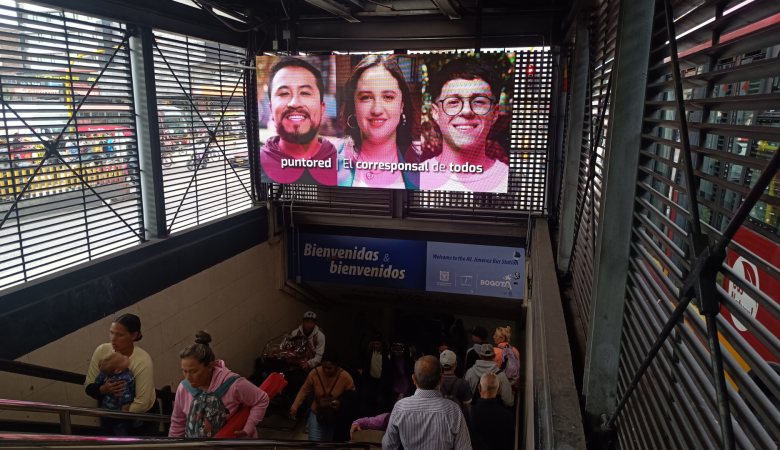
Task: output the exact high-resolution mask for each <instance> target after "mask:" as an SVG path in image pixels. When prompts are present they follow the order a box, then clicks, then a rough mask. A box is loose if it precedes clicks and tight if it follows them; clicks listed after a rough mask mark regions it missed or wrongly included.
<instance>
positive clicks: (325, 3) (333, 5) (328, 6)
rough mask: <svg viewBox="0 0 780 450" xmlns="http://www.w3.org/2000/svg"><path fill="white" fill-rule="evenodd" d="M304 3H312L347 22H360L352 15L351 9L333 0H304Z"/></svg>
mask: <svg viewBox="0 0 780 450" xmlns="http://www.w3.org/2000/svg"><path fill="white" fill-rule="evenodd" d="M305 1H306V3H308V4H310V5H314V6H316V7H318V8H320V9H323V10H325V11H327V12H329V13H331V14H335V15H337V16H339V17H341V18H342V19H344V20H346V21H347V22H353V23H354V22H360V21H359V20H357V19H356V18H354V17H352V11H350V10H349V8H347V7H346V6H344V5H342V4H341V3H339V2H337V1H335V0H305Z"/></svg>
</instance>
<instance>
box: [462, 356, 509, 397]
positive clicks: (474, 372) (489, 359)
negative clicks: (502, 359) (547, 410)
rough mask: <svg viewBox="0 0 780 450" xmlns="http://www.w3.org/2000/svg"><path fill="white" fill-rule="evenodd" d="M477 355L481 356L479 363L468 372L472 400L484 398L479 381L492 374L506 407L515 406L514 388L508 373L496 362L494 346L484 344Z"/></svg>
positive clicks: (467, 377) (467, 379)
mask: <svg viewBox="0 0 780 450" xmlns="http://www.w3.org/2000/svg"><path fill="white" fill-rule="evenodd" d="M477 353H478V354H479V361H477V362H476V363H475V364H474V367H472V368H471V369H469V370H468V372H466V381H467V382H468V383H469V389H470V390H471V392H472V394H471V396H472V398H473V399H479V398H482V396H481V395H480V393H479V381H480V379H481V378H482V375H484V374H486V373H492V374H495V375H496V377H497V379H498V383H499V389H498V397H499V398H500V399H501V400H502V401H503V402H504V405H506V406H512V405H514V403H515V398H514V396H513V395H512V386H511V384H510V382H509V379H508V378H507V376H506V373H504V371H503V370H501V368H500V367H498V363H497V362H496V361H495V358H496V351H495V350H494V349H493V346H492V345H490V344H482V346H480V348H479V351H478V352H477Z"/></svg>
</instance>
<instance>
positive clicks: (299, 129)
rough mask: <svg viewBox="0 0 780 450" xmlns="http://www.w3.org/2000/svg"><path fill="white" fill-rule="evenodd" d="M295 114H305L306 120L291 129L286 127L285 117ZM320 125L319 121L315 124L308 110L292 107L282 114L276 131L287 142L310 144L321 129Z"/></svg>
mask: <svg viewBox="0 0 780 450" xmlns="http://www.w3.org/2000/svg"><path fill="white" fill-rule="evenodd" d="M293 114H297V115H303V116H304V121H303V122H302V123H301V124H300V125H297V126H293V128H292V130H291V131H290V130H287V129H286V128H285V126H284V123H285V119H286V118H287V117H288V116H290V115H293ZM306 121H308V122H309V124H308V126H306V124H305V122H306ZM319 127H320V124H319V123H316V124H315V123H314V121H313V120H312V118H311V115H309V113H307V112H306V111H303V110H300V109H293V108H290V109H287V110H286V111H285V112H284V113H283V114H282V120H281V121H279V123H277V124H276V132H277V133H278V134H279V137H280V138H282V140H284V141H285V142H289V143H292V144H308V143H309V142H311V141H313V140H314V138H316V137H317V132H318V131H319ZM307 128H308V129H307ZM303 130H306V131H303Z"/></svg>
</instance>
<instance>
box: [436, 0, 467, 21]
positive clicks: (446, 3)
mask: <svg viewBox="0 0 780 450" xmlns="http://www.w3.org/2000/svg"><path fill="white" fill-rule="evenodd" d="M431 1H432V2H433V4H434V5H436V7H437V8H439V9H440V10H441V12H442V13H444V15H445V16H447V17H449V18H450V19H460V13H459V12H458V9H457V8H456V7H455V5H454V4H453V3H452V0H431Z"/></svg>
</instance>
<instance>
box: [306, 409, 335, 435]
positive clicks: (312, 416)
mask: <svg viewBox="0 0 780 450" xmlns="http://www.w3.org/2000/svg"><path fill="white" fill-rule="evenodd" d="M335 431H336V426H335V425H334V424H333V423H329V424H321V423H319V422H317V413H316V412H314V411H309V442H333V433H334V432H335Z"/></svg>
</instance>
